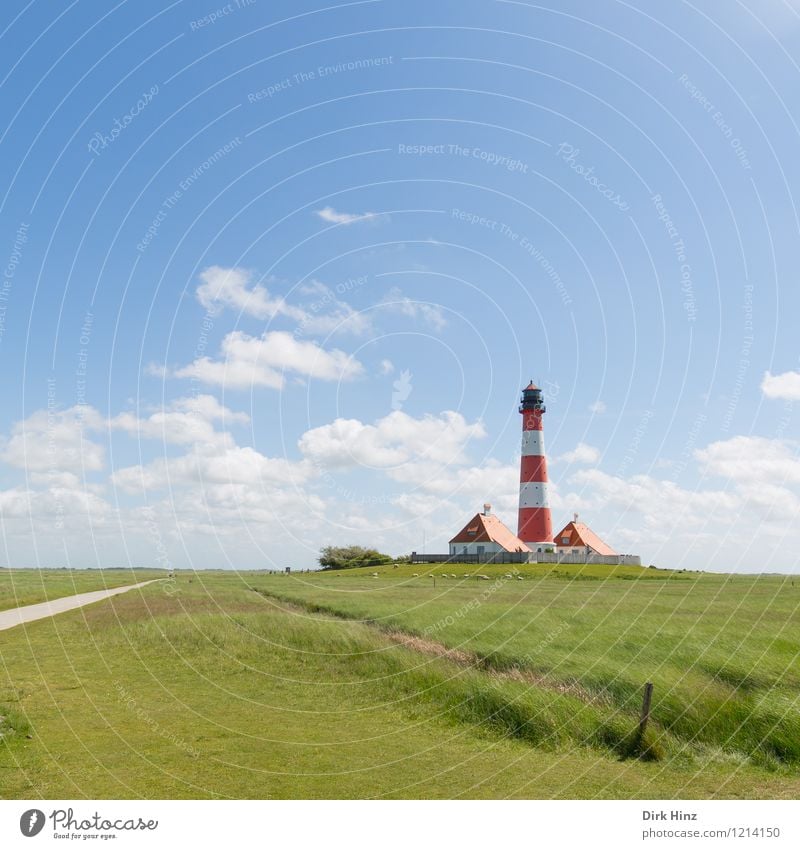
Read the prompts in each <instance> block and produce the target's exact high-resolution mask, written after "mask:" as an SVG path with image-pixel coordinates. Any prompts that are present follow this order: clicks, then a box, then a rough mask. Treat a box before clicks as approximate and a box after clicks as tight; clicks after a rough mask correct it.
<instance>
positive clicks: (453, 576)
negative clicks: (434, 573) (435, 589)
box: [450, 575, 458, 578]
mask: <svg viewBox="0 0 800 849" xmlns="http://www.w3.org/2000/svg"><path fill="white" fill-rule="evenodd" d="M450 577H451V578H457V577H458V575H451V576H450Z"/></svg>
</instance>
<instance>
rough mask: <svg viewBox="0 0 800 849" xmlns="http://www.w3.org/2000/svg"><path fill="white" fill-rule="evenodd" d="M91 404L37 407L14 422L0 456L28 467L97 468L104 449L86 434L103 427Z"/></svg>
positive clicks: (15, 463)
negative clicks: (39, 408)
mask: <svg viewBox="0 0 800 849" xmlns="http://www.w3.org/2000/svg"><path fill="white" fill-rule="evenodd" d="M104 424H105V423H104V421H103V418H102V416H100V414H99V413H98V412H97V410H95V409H94V408H92V407H88V406H75V407H71V408H70V409H68V410H56V409H50V410H38V411H37V412H35V413H33V414H32V415H31V416H29V417H28V418H27V419H25V420H24V421H21V422H17V424H15V425H14V427H13V428H12V431H11V436H10V438H9V439H8V440H7V441H6V443H5V445H4V446H3V448H2V451H0V460H2V461H3V462H5V463H8V464H9V465H10V466H14V467H16V468H18V469H27V470H28V471H29V472H30V471H50V472H53V471H63V470H66V471H84V470H85V471H97V470H99V469H102V468H103V467H104V465H105V449H104V448H103V446H102V445H99V444H97V443H96V442H92V441H91V440H90V439H88V438H87V436H86V432H87V431H99V430H102V428H103V427H104Z"/></svg>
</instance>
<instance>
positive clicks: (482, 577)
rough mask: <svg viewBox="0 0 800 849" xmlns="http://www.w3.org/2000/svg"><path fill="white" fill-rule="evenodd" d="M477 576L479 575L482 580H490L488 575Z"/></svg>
mask: <svg viewBox="0 0 800 849" xmlns="http://www.w3.org/2000/svg"><path fill="white" fill-rule="evenodd" d="M478 577H479V578H480V579H481V580H482V581H491V578H490V577H489V576H488V575H478Z"/></svg>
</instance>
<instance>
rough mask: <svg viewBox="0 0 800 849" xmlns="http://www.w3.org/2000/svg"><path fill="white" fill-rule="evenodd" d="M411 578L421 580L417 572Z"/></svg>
mask: <svg viewBox="0 0 800 849" xmlns="http://www.w3.org/2000/svg"><path fill="white" fill-rule="evenodd" d="M411 577H412V578H419V574H418V573H417V572H414V574H413V575H412V576H411Z"/></svg>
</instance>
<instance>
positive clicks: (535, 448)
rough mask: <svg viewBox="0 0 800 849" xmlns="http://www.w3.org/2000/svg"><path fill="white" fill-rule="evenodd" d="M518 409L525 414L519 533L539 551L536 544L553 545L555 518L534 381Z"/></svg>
mask: <svg viewBox="0 0 800 849" xmlns="http://www.w3.org/2000/svg"><path fill="white" fill-rule="evenodd" d="M519 411H520V413H521V414H522V457H521V458H520V468H519V521H518V525H517V536H518V537H519V538H520V539H521V540H522V541H523V542H524V543H525V544H526V545H527V546H529V547H530V548H532V549H534V550H536V548H535V547H536V546H543V545H547V546H552V545H553V520H552V518H551V517H550V499H549V497H548V494H547V459H546V458H545V455H544V430H543V428H542V416H543V415H544V413H545V406H544V397H543V396H542V390H541V389H539V387H538V386H536V385H535V384H534V383H533V381H531V382H530V383H529V384H528V385H527V386H526V387H525V388H524V389H523V390H522V403H521V404H520V407H519Z"/></svg>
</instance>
